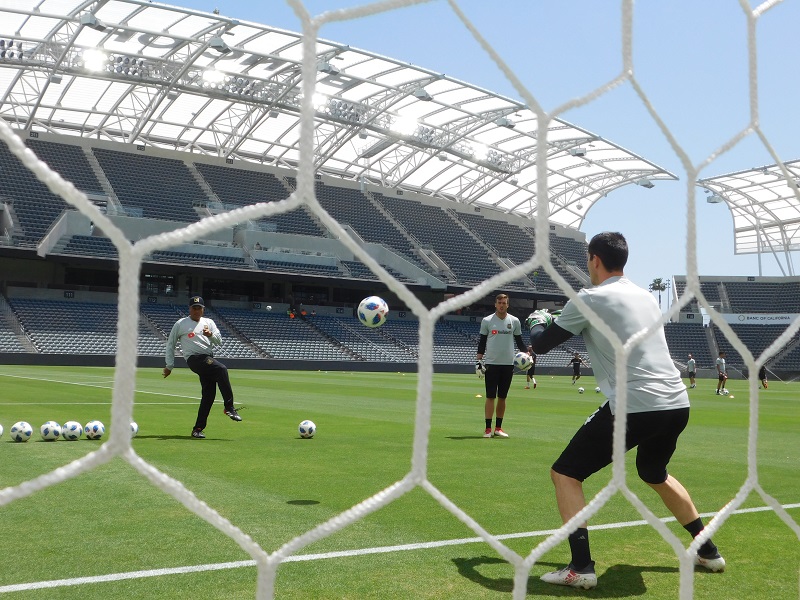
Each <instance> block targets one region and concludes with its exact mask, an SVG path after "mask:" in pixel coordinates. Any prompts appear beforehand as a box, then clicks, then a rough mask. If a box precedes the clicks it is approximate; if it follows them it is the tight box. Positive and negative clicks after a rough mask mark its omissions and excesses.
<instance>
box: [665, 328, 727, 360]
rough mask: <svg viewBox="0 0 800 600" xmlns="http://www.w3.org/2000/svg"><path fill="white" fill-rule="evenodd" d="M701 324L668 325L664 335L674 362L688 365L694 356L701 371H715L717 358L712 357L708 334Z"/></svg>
mask: <svg viewBox="0 0 800 600" xmlns="http://www.w3.org/2000/svg"><path fill="white" fill-rule="evenodd" d="M707 331H708V330H707V329H706V328H705V327H703V326H702V324H701V323H667V324H665V325H664V333H665V334H666V337H667V346H669V352H670V356H672V360H674V361H675V362H678V363H680V364H686V361H687V360H688V357H689V356H688V355H689V354H690V353H691V354H692V355H694V359H695V361H696V363H697V368H699V369H713V368H714V361H715V360H716V356H714V355H712V353H711V351H710V350H709V346H708V338H707V336H706V332H707Z"/></svg>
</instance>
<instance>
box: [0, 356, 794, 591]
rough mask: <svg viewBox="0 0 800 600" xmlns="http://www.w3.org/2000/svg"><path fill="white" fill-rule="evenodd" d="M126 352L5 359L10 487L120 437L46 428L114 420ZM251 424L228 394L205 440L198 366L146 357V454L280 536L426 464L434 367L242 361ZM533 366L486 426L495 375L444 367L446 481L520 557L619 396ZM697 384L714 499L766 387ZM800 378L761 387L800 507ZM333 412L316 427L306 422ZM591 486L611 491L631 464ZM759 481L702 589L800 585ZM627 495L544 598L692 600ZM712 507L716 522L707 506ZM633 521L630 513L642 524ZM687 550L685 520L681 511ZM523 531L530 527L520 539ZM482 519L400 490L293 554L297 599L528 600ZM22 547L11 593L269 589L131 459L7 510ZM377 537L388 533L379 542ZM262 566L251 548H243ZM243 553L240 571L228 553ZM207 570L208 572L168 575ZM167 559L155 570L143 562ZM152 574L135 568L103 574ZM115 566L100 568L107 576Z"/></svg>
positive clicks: (9, 532) (684, 447)
mask: <svg viewBox="0 0 800 600" xmlns="http://www.w3.org/2000/svg"><path fill="white" fill-rule="evenodd" d="M112 377H113V370H112V369H104V368H67V367H63V368H53V367H20V366H0V390H1V391H0V424H2V425H3V427H4V428H5V430H6V433H5V434H4V435H3V436H2V438H0V461H1V464H2V466H1V467H0V488H5V487H8V486H13V485H16V484H19V483H21V482H23V481H25V480H27V479H31V478H33V477H35V476H37V475H40V474H43V473H47V472H50V471H52V470H53V469H56V468H58V467H59V466H62V465H64V464H66V463H68V462H70V461H72V460H74V459H75V458H78V457H80V456H83V455H85V454H87V453H88V452H90V451H91V450H93V449H95V448H97V447H99V445H100V444H101V443H102V442H93V441H88V440H86V439H81V440H80V441H77V442H66V441H63V440H59V441H57V442H44V441H41V439H40V436H39V431H38V428H39V425H41V424H42V423H44V422H45V421H47V420H51V419H52V420H55V421H58V422H60V423H63V422H65V421H67V420H77V421H79V422H81V423H86V422H87V421H89V420H92V419H99V420H101V421H103V422H105V424H106V426H107V428H108V427H109V425H110V408H111V407H110V398H111V389H110V388H111V382H112ZM231 379H232V383H233V387H234V391H235V393H236V402H237V405H244V406H246V408H245V409H244V410H243V411H242V417H243V419H244V420H243V421H242V422H241V423H234V422H233V421H231V420H230V419H228V418H227V417H225V416H224V415H223V414H222V404H221V402H220V401H219V399H218V402H217V403H216V404H215V405H214V408H213V410H212V413H211V418H210V420H209V424H208V427H207V428H206V434H207V436H208V438H207V439H206V440H194V439H191V438H190V437H189V433H190V431H191V427H192V425H193V423H194V418H195V415H196V412H197V405H198V401H197V395H198V393H199V383H198V381H197V378H196V376H195V375H194V374H192V373H191V372H190V371H189V370H188V369H185V368H180V369H178V370H176V371H175V372H174V373H173V375H172V376H171V377H170V378H169V379H166V380H165V379H163V378H162V377H161V374H160V371H159V370H157V369H142V370H140V371H139V372H138V378H137V384H136V389H137V395H136V406H135V408H134V419H135V420H136V421H137V422H138V423H139V427H140V431H139V436H138V437H137V438H136V439H135V440H134V442H133V447H134V449H135V451H136V452H137V453H138V454H139V455H140V456H141V457H142V458H143V459H144V460H146V461H148V462H149V463H151V464H152V465H154V466H156V467H157V468H159V469H161V470H162V471H164V472H166V473H167V474H169V475H171V476H172V477H175V478H177V479H179V480H180V481H181V482H183V483H184V484H185V485H186V486H187V487H188V488H189V489H190V490H191V491H193V492H194V493H195V494H196V495H197V496H198V497H199V498H200V499H201V500H203V501H205V502H207V503H208V504H209V505H211V506H212V507H214V508H215V509H216V510H217V511H219V512H220V513H221V514H222V515H223V516H225V517H226V518H228V519H230V520H231V521H232V522H233V523H234V524H235V525H237V526H238V527H239V528H241V529H242V530H243V531H244V532H246V533H247V534H248V535H250V536H251V537H253V538H254V539H255V540H256V541H257V542H258V543H259V544H260V545H261V546H262V547H263V548H264V549H265V550H266V551H268V552H273V551H275V550H276V549H277V548H279V547H280V546H281V545H283V544H284V543H286V542H287V541H289V540H291V539H292V538H294V537H295V536H297V535H299V534H301V533H304V532H306V531H308V530H309V529H311V528H313V527H314V526H315V525H317V524H319V523H322V522H324V521H326V520H327V519H329V518H331V517H333V516H335V515H337V514H339V513H341V512H342V511H344V510H346V509H348V508H350V507H352V506H353V505H354V504H357V503H358V502H360V501H362V500H364V499H366V498H368V497H369V496H371V495H373V494H375V493H376V492H378V491H380V490H382V489H384V488H385V487H387V486H389V485H391V484H392V483H394V482H396V481H397V480H399V479H400V478H402V477H403V476H404V475H405V474H406V473H407V472H408V471H409V469H410V465H411V453H412V450H411V443H412V437H413V428H414V411H415V398H416V383H417V378H416V375H415V374H411V373H408V374H402V373H345V372H325V371H318V372H297V371H240V370H235V369H232V370H231ZM524 381H525V379H524V377H522V376H517V377H515V380H514V384H513V386H512V389H511V392H510V394H509V400H508V410H507V413H506V417H505V421H504V425H503V427H504V429H505V430H506V431H507V432H508V433H509V434H510V436H511V437H510V438H509V439H506V440H501V439H483V437H482V433H483V428H484V422H483V402H484V401H483V398H482V397H479V395H481V396H482V395H483V385H482V382H480V381H479V380H478V379H477V378H476V377H475V376H474V375H445V374H437V375H435V379H434V391H433V407H432V411H433V417H432V424H431V433H430V441H429V461H428V478H429V480H430V481H431V482H432V483H433V485H435V486H436V487H437V488H438V489H439V490H441V491H442V492H443V493H444V494H445V495H446V496H447V497H448V498H449V499H450V500H452V501H453V502H454V503H455V504H456V505H458V506H459V507H461V508H462V509H463V510H464V511H465V512H466V513H467V514H468V515H470V516H471V517H472V518H474V519H475V520H476V521H478V522H479V523H480V524H481V525H482V526H483V527H485V528H486V529H487V530H488V531H489V532H491V533H492V534H495V535H499V536H505V535H508V536H509V537H508V538H504V543H505V544H507V545H508V546H509V547H510V548H512V549H513V550H514V551H516V552H517V553H519V554H521V555H527V554H528V553H529V552H530V550H531V549H532V548H533V547H535V546H536V545H537V544H539V543H540V542H541V541H542V540H543V539H544V538H545V532H547V531H549V530H552V529H555V528H557V527H558V526H559V525H560V519H559V517H558V511H557V509H556V505H555V499H554V494H553V490H552V485H551V483H550V479H549V466H550V464H551V463H552V461H553V459H554V458H555V457H556V456H557V455H558V453H559V452H560V451H561V449H562V448H563V446H564V445H565V444H566V442H567V441H568V439H569V437H570V436H571V435H572V434H573V433H574V431H575V430H576V429H577V427H578V426H580V424H581V423H582V422H583V420H584V419H585V418H586V417H587V416H588V415H589V414H590V413H591V412H592V411H593V410H594V409H595V408H596V407H597V405H598V404H599V403H600V402H601V401H602V397H601V396H600V395H599V394H595V393H594V392H593V390H594V386H595V382H594V379H592V378H591V377H584V378H583V379H582V380H581V381H580V384H582V385H583V387H585V388H586V390H587V392H586V393H585V394H583V395H579V394H578V392H577V387H578V386H577V385H576V386H572V385H570V378H569V377H550V376H540V377H538V383H539V385H538V388H537V389H536V390H525V389H524V385H525V383H524ZM698 384H699V385H698V388H697V389H695V390H691V393H690V395H691V398H692V402H693V409H692V417H691V421H690V424H689V427H688V429H687V430H686V432H684V434H683V436H682V438H681V443H680V444H679V446H678V451H677V453H676V455H675V457H674V458H673V461H672V464H671V466H670V471H671V472H672V473H673V474H674V475H675V476H676V477H677V478H678V479H680V480H681V481H682V482H683V483H684V485H685V486H686V487H687V488H688V489H689V491H690V492H691V493H692V496H693V497H694V500H695V502H696V504H697V507H698V509H699V510H700V512H701V513H713V512H716V511H717V510H719V509H720V508H722V507H723V506H724V505H725V504H726V503H727V502H728V501H729V500H731V499H732V498H733V497H734V496H735V494H736V493H737V491H738V490H739V488H740V487H741V486H742V484H743V483H744V482H745V479H746V477H747V460H746V457H747V429H748V422H749V403H748V398H749V395H748V393H747V383H746V382H745V381H742V380H731V381H729V386H728V387H729V389H731V390H732V392H733V394H734V396H735V398H729V397H720V396H715V395H714V393H713V391H714V386H715V382H714V381H711V380H700V381H699V382H698ZM798 392H800V383H790V384H783V383H781V382H772V383H771V386H770V389H769V390H767V391H766V392H764V393H762V395H761V404H760V410H759V414H758V417H759V437H758V446H757V452H758V474H759V478H760V483H761V485H762V486H763V487H764V489H765V490H766V492H767V493H768V494H770V495H772V496H773V497H774V498H776V499H777V500H778V502H780V503H781V504H782V505H784V506H787V507H788V508H787V510H788V512H789V515H790V516H791V517H792V518H793V519H794V520H795V521H800V508H798V506H800V505H798V503H799V502H800V485H798V476H797V472H798V467H797V465H798V464H800V443H798V431H800V393H798ZM303 419H311V420H313V421H315V422H316V424H317V426H318V432H317V435H316V436H315V437H314V438H313V439H311V440H303V439H300V437H299V435H298V433H297V425H298V423H299V422H300V421H301V420H303ZM19 420H25V421H28V422H30V423H31V425H32V426H33V428H34V435H33V437H32V438H31V441H29V442H27V443H24V444H21V443H14V442H11V441H10V440H9V435H8V430H9V429H10V427H11V425H12V424H13V423H14V422H15V421H19ZM632 463H633V453H629V455H628V473H629V482H630V486H631V488H632V489H633V491H634V492H635V493H636V494H637V495H638V496H639V497H640V498H641V499H642V500H644V501H645V502H646V503H647V505H648V506H649V507H650V508H651V509H652V510H653V511H654V512H655V513H656V514H657V515H659V516H661V517H667V516H669V515H668V513H667V511H666V509H665V508H664V507H663V506H662V505H661V504H660V502H659V500H658V498H657V497H656V495H655V494H654V493H653V492H652V491H651V490H650V489H649V488H647V486H645V485H644V484H642V483H641V482H639V481H638V479H637V478H636V474H635V469H634V468H633V464H632ZM610 473H611V472H610V469H606V470H604V471H602V472H601V473H599V474H597V475H596V476H594V477H593V478H591V479H590V480H589V481H588V482H587V484H586V492H587V496H588V497H589V498H591V497H592V496H593V495H594V494H595V493H596V492H597V491H598V490H600V489H601V488H602V487H603V486H604V485H605V484H606V483H607V482H608V480H609V478H610ZM764 506H765V503H764V501H763V500H762V499H761V497H760V496H758V495H757V494H756V493H751V494H750V496H749V497H748V498H747V501H746V502H745V504H744V508H750V509H756V510H751V511H743V512H741V513H739V514H734V515H732V516H731V517H730V519H729V520H728V521H727V522H726V524H725V525H724V526H723V528H722V530H721V531H720V532H719V533H718V534H717V535H716V536H715V541H716V542H717V544H718V546H719V547H720V550H721V551H722V553H723V554H724V556H725V558H726V559H727V561H728V569H727V570H726V572H725V573H721V574H713V573H706V572H700V571H698V572H697V573H696V575H695V595H694V597H695V598H697V599H709V600H710V599H714V600H716V599H718V598H747V599H750V600H753V599H762V598H763V599H775V598H797V597H798V565H800V544H798V536H797V535H796V533H795V532H794V531H792V529H791V528H789V527H788V526H787V525H786V524H785V523H784V522H783V521H781V520H780V518H779V517H778V516H777V515H776V514H775V513H774V512H772V511H771V510H757V509H759V508H762V507H764ZM640 520H641V516H640V515H639V514H638V513H637V512H636V511H635V510H634V509H633V508H632V507H631V506H630V504H629V503H628V502H627V501H626V500H625V499H624V498H623V497H622V496H621V495H619V494H617V495H615V496H614V497H613V498H612V499H611V500H610V501H609V502H608V504H606V506H605V507H603V508H602V509H601V510H600V512H599V513H598V514H597V515H596V516H595V517H594V518H593V519H592V521H591V523H590V525H609V524H618V525H619V526H616V527H609V528H603V529H598V530H595V531H592V532H591V541H592V550H593V558H594V559H595V560H596V561H597V573H598V576H599V585H598V587H597V588H596V589H594V590H590V591H588V592H583V591H581V592H578V591H577V590H572V589H565V588H554V587H551V586H546V585H545V584H543V583H542V582H540V581H539V576H540V575H541V574H542V573H544V572H545V571H549V570H552V569H553V568H554V567H558V568H560V567H561V566H563V565H564V564H566V563H567V562H568V560H569V551H568V548H567V545H566V543H564V544H561V545H559V546H557V547H556V548H555V549H553V550H552V551H550V552H549V553H548V554H546V555H545V556H544V557H543V559H542V561H541V562H540V563H538V564H536V565H535V566H534V568H533V570H532V572H531V578H530V580H529V583H528V594H529V596H531V597H542V596H547V597H553V596H555V597H578V596H580V597H587V598H628V597H640V596H646V597H647V598H649V599H674V598H677V597H678V590H679V573H678V560H677V558H676V557H675V555H674V553H673V551H672V549H671V547H670V546H669V545H668V544H667V542H665V541H663V540H662V539H661V538H660V537H659V535H658V534H657V533H656V532H655V531H654V530H653V529H652V528H650V527H648V526H642V525H637V524H635V522H637V521H640ZM706 520H708V519H706ZM624 524H627V525H628V526H622V525H624ZM669 526H670V527H671V528H672V529H673V531H675V532H676V533H677V534H678V535H679V537H680V538H681V539H682V540H684V542H685V544H686V545H688V543H689V541H690V540H689V539H688V534H686V533H685V532H684V531H683V530H682V529H681V528H680V527H679V526H678V525H677V524H675V523H670V525H669ZM513 534H526V535H519V536H513ZM475 538H476V534H475V533H474V532H473V531H471V530H470V529H468V528H467V527H466V526H465V525H464V524H462V523H461V522H460V521H459V520H458V519H456V518H455V517H454V516H453V515H452V514H450V513H449V512H448V511H446V510H445V509H444V508H442V507H441V506H440V505H439V504H438V503H437V502H436V501H434V500H433V499H432V498H431V497H430V496H429V495H428V494H427V493H426V492H424V491H423V490H421V489H419V488H417V489H415V490H414V491H412V492H410V493H409V494H407V495H405V496H403V497H402V498H400V499H399V500H396V501H395V502H393V503H391V504H389V505H388V506H386V507H384V508H382V509H380V510H378V511H377V512H375V513H373V514H371V515H369V516H367V517H366V518H364V519H363V520H361V521H359V522H357V523H355V524H354V525H351V526H349V527H346V528H344V529H342V530H340V531H338V532H336V533H334V534H333V535H331V536H329V537H327V538H325V539H323V540H321V541H318V542H316V543H314V544H313V545H311V546H308V547H307V548H305V549H303V550H302V552H301V553H300V554H299V555H298V556H296V557H294V558H293V560H292V561H291V562H287V563H284V564H283V565H282V566H281V567H280V568H279V570H278V577H277V581H276V589H275V597H276V598H281V599H300V598H303V599H308V598H315V599H363V598H382V599H386V598H402V599H405V598H408V599H420V598H432V599H433V598H436V599H463V598H471V599H475V598H477V599H481V598H510V596H511V589H512V577H513V570H512V568H511V567H510V566H509V565H508V564H507V563H506V562H504V561H503V560H502V559H501V558H500V557H499V556H498V555H497V554H496V553H495V552H494V550H493V549H492V548H491V547H490V546H489V545H488V544H486V543H485V542H483V541H476V540H475ZM0 543H1V544H2V548H3V552H2V554H3V560H2V565H3V566H2V568H1V569H0V592H2V591H8V590H9V589H11V588H10V587H9V586H17V585H19V584H35V583H37V582H45V581H55V580H69V579H73V578H89V580H88V581H87V582H86V583H82V584H80V585H68V586H64V585H60V586H57V587H52V588H39V587H37V586H35V585H34V586H31V588H32V589H24V590H22V591H15V592H11V593H9V594H8V596H9V597H11V598H73V597H76V596H78V595H79V596H80V597H81V598H82V599H84V600H86V599H95V598H96V599H100V598H102V599H106V598H122V597H124V598H142V599H145V598H147V599H152V598H180V599H184V598H187V597H196V598H224V599H226V600H228V599H230V598H252V597H254V596H255V589H256V588H255V585H256V569H255V567H253V566H249V565H248V564H247V561H249V560H250V556H249V555H247V554H246V553H245V552H244V551H242V550H241V549H240V548H239V547H238V546H237V545H236V544H235V543H234V542H233V541H232V540H230V539H229V538H227V537H226V536H225V535H223V534H222V533H220V532H219V531H217V530H216V529H215V528H213V527H212V526H211V525H209V524H207V523H206V522H204V521H203V520H201V519H200V518H199V517H197V516H195V515H193V514H192V513H190V512H189V511H187V510H186V509H185V508H184V507H183V506H182V505H181V504H179V503H178V502H177V501H175V500H174V499H172V498H171V497H170V496H168V495H166V494H164V493H163V492H162V491H160V490H159V489H157V488H155V487H153V486H152V485H151V484H149V483H148V482H147V481H146V480H145V479H144V478H143V477H141V476H140V475H139V474H138V473H137V472H136V471H134V469H133V468H132V467H130V466H129V465H128V464H127V463H125V462H124V461H122V460H121V459H114V460H113V461H112V462H111V463H109V464H107V465H104V466H102V467H100V468H98V469H96V470H94V471H92V472H89V473H87V474H84V475H81V476H79V477H77V478H75V479H72V480H70V481H67V482H65V483H62V484H60V485H57V486H54V487H51V488H48V489H46V490H44V491H42V492H38V493H36V494H34V495H32V496H30V497H28V498H24V499H22V500H17V501H14V502H11V503H10V504H7V505H5V506H3V507H0ZM375 549H383V550H384V551H381V552H378V551H376V550H375ZM240 562H244V563H245V564H244V565H240V564H236V563H240ZM225 563H234V564H233V565H229V566H230V567H232V568H226V569H221V568H217V567H215V566H219V565H224V564H225ZM198 565H202V566H205V567H204V568H203V569H201V570H198V571H197V572H189V573H182V574H173V573H167V574H161V575H158V574H157V573H153V572H152V571H154V570H158V569H177V568H181V567H193V566H198ZM138 572H150V573H149V574H150V575H154V576H149V577H144V576H143V575H144V574H145V573H139V574H136V573H138ZM121 573H122V574H126V573H134V574H135V575H133V576H131V578H128V579H124V578H119V577H114V578H111V579H112V580H110V581H102V580H99V578H101V577H102V576H106V575H116V574H121ZM94 578H98V579H97V580H95V579H94Z"/></svg>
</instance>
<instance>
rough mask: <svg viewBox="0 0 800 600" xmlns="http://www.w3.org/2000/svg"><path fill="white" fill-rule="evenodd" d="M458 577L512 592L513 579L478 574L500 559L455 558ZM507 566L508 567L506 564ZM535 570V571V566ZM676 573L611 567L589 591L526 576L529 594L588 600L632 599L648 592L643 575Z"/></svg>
mask: <svg viewBox="0 0 800 600" xmlns="http://www.w3.org/2000/svg"><path fill="white" fill-rule="evenodd" d="M453 563H455V565H456V567H457V568H458V572H459V574H460V575H461V576H463V577H466V578H467V579H469V580H470V581H473V582H474V583H477V584H478V585H482V586H483V587H485V588H486V589H489V590H493V591H496V592H506V593H509V594H510V593H511V592H512V590H513V589H514V580H513V579H512V578H511V577H497V578H495V577H487V576H486V575H483V574H482V573H480V572H479V571H478V568H479V567H480V566H481V565H498V564H504V565H508V563H507V562H506V561H505V560H503V559H502V558H496V557H490V556H476V557H472V558H454V559H453ZM536 566H543V567H548V568H552V570H556V569H561V568H563V567H564V565H563V564H559V563H546V562H538V563H536ZM509 567H510V565H509ZM534 568H536V567H535V566H534ZM644 572H652V573H678V568H677V567H640V566H635V565H614V566H611V567H609V568H608V569H607V570H606V571H605V572H604V573H603V574H602V575H600V576H599V577H598V578H597V587H596V588H594V589H592V590H583V589H575V588H570V587H562V586H556V585H551V584H547V583H544V582H543V581H541V580H540V579H539V577H538V576H536V575H531V576H530V577H528V594H534V595H536V596H553V597H567V598H569V597H579V596H580V597H588V598H631V597H633V596H643V595H644V594H646V593H647V588H646V587H645V585H644V579H643V578H642V573H644Z"/></svg>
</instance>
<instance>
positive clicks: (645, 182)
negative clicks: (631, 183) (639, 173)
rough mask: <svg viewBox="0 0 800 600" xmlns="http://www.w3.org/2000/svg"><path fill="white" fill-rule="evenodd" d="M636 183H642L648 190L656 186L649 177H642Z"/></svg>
mask: <svg viewBox="0 0 800 600" xmlns="http://www.w3.org/2000/svg"><path fill="white" fill-rule="evenodd" d="M635 183H636V185H640V186H642V187H643V188H647V189H648V190H649V189H652V188H654V187H655V184H654V183H653V182H652V181H650V180H649V179H648V178H647V177H642V178H641V179H637V180H636V182H635Z"/></svg>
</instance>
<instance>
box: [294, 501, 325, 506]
mask: <svg viewBox="0 0 800 600" xmlns="http://www.w3.org/2000/svg"><path fill="white" fill-rule="evenodd" d="M286 504H292V505H294V506H311V505H312V504H319V500H287V501H286Z"/></svg>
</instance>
